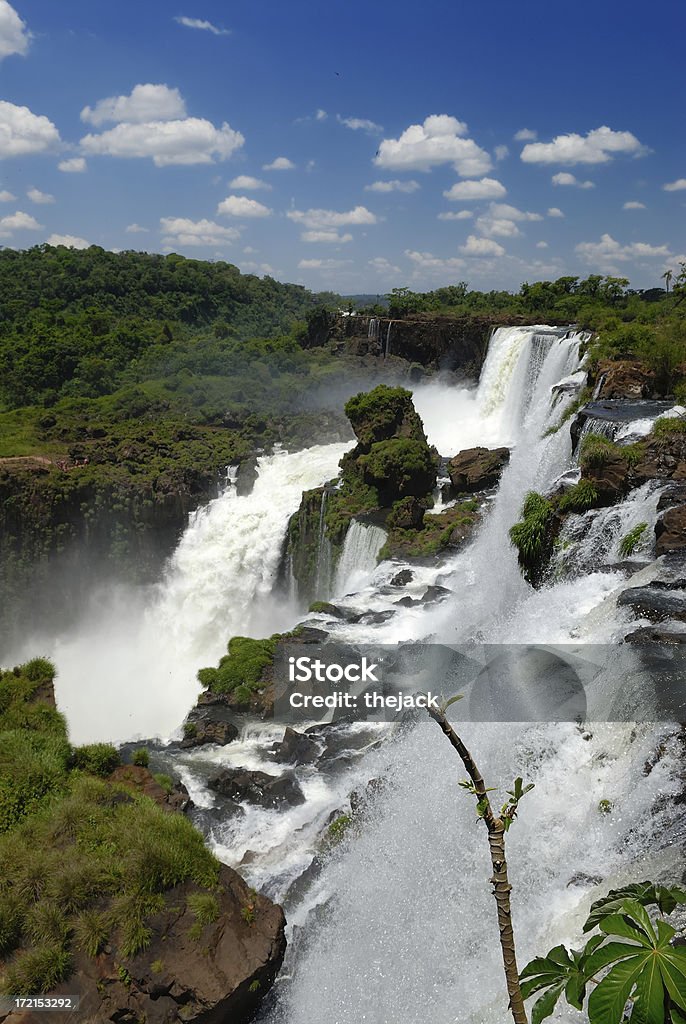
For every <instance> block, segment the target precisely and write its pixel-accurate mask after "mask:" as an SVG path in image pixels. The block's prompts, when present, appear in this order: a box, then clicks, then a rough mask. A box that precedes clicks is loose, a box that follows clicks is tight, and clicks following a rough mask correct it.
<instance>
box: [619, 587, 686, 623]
mask: <svg viewBox="0 0 686 1024" xmlns="http://www.w3.org/2000/svg"><path fill="white" fill-rule="evenodd" d="M684 582H686V581H679V583H678V584H676V585H675V584H660V583H659V582H655V583H651V584H650V585H649V586H646V587H631V588H630V589H629V590H624V591H623V592H622V593H621V594H620V595H619V597H618V598H617V605H618V607H620V608H621V607H628V608H631V610H632V611H633V612H634V613H635V614H636V615H637V616H640V617H641V618H645V619H648V620H649V621H650V622H664V621H665V620H666V619H679V620H681V621H683V622H686V592H685V591H684V589H683V584H684Z"/></svg>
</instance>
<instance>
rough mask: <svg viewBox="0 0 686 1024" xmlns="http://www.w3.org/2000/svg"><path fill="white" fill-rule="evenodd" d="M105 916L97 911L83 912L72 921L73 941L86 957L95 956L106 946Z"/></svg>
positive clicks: (107, 933)
mask: <svg viewBox="0 0 686 1024" xmlns="http://www.w3.org/2000/svg"><path fill="white" fill-rule="evenodd" d="M108 939H109V925H108V921H107V915H106V914H103V913H102V912H101V911H99V910H93V909H91V910H84V911H82V913H80V914H79V916H78V917H77V918H76V919H75V920H74V941H75V943H76V946H77V948H78V949H80V950H82V952H84V953H85V954H86V956H97V955H98V954H99V953H101V952H102V950H103V949H104V947H105V946H106V945H107V942H108Z"/></svg>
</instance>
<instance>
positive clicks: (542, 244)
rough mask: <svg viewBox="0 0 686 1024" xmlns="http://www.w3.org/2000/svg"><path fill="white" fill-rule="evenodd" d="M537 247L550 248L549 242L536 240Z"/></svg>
mask: <svg viewBox="0 0 686 1024" xmlns="http://www.w3.org/2000/svg"><path fill="white" fill-rule="evenodd" d="M536 248H537V249H547V248H548V243H547V242H536Z"/></svg>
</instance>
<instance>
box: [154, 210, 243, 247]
mask: <svg viewBox="0 0 686 1024" xmlns="http://www.w3.org/2000/svg"><path fill="white" fill-rule="evenodd" d="M160 228H161V230H162V234H163V236H164V237H163V238H162V242H163V243H164V245H165V246H167V247H170V246H177V245H178V246H191V245H220V244H227V243H231V242H236V241H237V240H238V239H239V238H240V231H239V230H238V228H225V227H223V226H222V225H221V224H217V223H216V222H215V221H213V220H190V218H188V217H161V218H160Z"/></svg>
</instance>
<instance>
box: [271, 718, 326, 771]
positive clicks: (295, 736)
mask: <svg viewBox="0 0 686 1024" xmlns="http://www.w3.org/2000/svg"><path fill="white" fill-rule="evenodd" d="M273 753H274V760H276V761H280V762H285V763H289V762H290V763H291V764H312V762H313V761H316V760H317V755H318V754H319V745H318V744H317V743H315V741H314V740H312V739H310V737H309V736H305V735H304V734H303V733H301V732H298V731H297V729H291V727H290V726H288V727H287V728H286V731H285V733H284V734H283V739H282V740H281V742H280V743H276V744H275V745H274V747H273Z"/></svg>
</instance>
